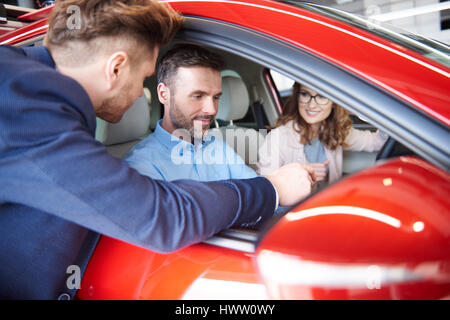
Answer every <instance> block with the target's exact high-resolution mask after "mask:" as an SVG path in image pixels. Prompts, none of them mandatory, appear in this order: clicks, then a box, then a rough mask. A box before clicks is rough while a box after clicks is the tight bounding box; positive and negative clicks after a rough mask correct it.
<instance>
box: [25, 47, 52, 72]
mask: <svg viewBox="0 0 450 320" xmlns="http://www.w3.org/2000/svg"><path fill="white" fill-rule="evenodd" d="M23 50H24V52H25V54H26V55H27V57H29V58H31V59H33V60H36V61H39V62H41V63H43V64H45V65H47V66H49V67H51V68H53V69H55V67H56V66H55V62H54V61H53V58H52V56H51V55H50V52H49V51H48V50H47V48H46V47H44V46H35V47H25V48H24V49H23Z"/></svg>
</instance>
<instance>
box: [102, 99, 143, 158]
mask: <svg viewBox="0 0 450 320" xmlns="http://www.w3.org/2000/svg"><path fill="white" fill-rule="evenodd" d="M149 127H150V106H149V104H148V101H147V98H146V97H145V96H144V95H143V96H141V97H139V98H137V100H136V101H135V102H134V104H133V105H132V106H131V108H130V109H128V110H127V111H126V112H125V113H124V115H123V117H122V119H121V120H120V121H119V122H118V123H109V122H106V121H104V120H102V119H100V118H97V129H96V132H95V138H96V139H97V140H98V141H100V142H101V143H103V144H104V145H105V146H106V149H107V150H108V152H109V153H110V154H111V155H112V156H114V157H116V158H121V159H123V158H124V157H125V155H126V154H127V153H128V151H130V149H131V148H132V147H133V146H134V145H135V144H136V143H138V142H139V141H141V140H142V139H143V138H144V137H145V136H147V135H148V134H149V133H150V129H149Z"/></svg>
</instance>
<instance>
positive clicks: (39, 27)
mask: <svg viewBox="0 0 450 320" xmlns="http://www.w3.org/2000/svg"><path fill="white" fill-rule="evenodd" d="M47 29H48V26H47V20H39V21H36V22H33V23H31V24H29V25H27V26H25V27H23V28H20V29H16V30H14V31H11V32H8V33H7V34H5V35H3V36H1V37H0V45H7V44H14V43H19V42H21V41H25V40H28V39H31V38H33V37H36V36H40V35H43V34H45V33H46V32H47Z"/></svg>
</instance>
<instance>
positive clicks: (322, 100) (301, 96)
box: [298, 91, 330, 104]
mask: <svg viewBox="0 0 450 320" xmlns="http://www.w3.org/2000/svg"><path fill="white" fill-rule="evenodd" d="M312 98H314V100H316V103H317V104H327V103H328V102H329V101H330V99H328V98H326V97H324V96H321V95H320V94H316V95H315V96H312V95H311V94H310V93H309V92H308V91H300V92H299V93H298V100H299V101H300V103H309V102H310V101H311V99H312Z"/></svg>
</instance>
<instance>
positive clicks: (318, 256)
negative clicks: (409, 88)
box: [258, 157, 450, 299]
mask: <svg viewBox="0 0 450 320" xmlns="http://www.w3.org/2000/svg"><path fill="white" fill-rule="evenodd" d="M449 194H450V177H449V175H448V173H446V172H445V171H443V170H441V169H438V168H436V167H434V166H432V165H430V164H429V163H427V162H425V161H423V160H420V159H417V158H413V157H401V158H399V159H397V160H393V161H389V162H387V163H385V164H383V165H381V166H377V167H375V168H371V169H368V170H366V171H363V172H361V173H358V175H355V176H350V177H348V178H346V179H344V180H341V182H340V183H338V184H335V185H334V186H330V187H328V188H327V189H326V190H323V191H322V192H320V193H319V194H317V195H316V196H313V197H311V198H310V199H309V200H308V201H305V202H304V203H302V204H301V205H300V206H299V207H297V208H296V209H295V210H293V211H292V212H290V213H288V214H287V215H285V216H284V217H283V218H282V219H281V220H280V221H279V222H278V223H277V224H276V225H275V226H274V227H273V228H271V229H270V231H269V232H268V233H267V235H265V236H264V238H263V240H262V241H261V243H260V245H259V246H258V261H259V262H260V265H259V266H260V270H261V272H262V274H264V276H265V278H266V281H267V282H270V283H271V286H270V289H271V292H270V293H271V295H272V296H273V297H276V298H288V299H305V298H314V299H321V298H324V299H344V298H347V297H348V298H351V299H358V298H361V299H370V298H374V299H438V298H443V297H447V298H448V297H449V296H450V267H449V266H450V250H449V249H450V212H449V211H448V208H450V199H449V198H448V195H449ZM274 259H275V260H274ZM272 260H274V261H272ZM271 263H274V264H273V265H271ZM264 264H265V265H264ZM293 265H295V266H297V270H298V273H299V274H301V273H302V272H309V274H308V277H309V278H308V279H305V278H304V277H299V278H298V279H297V280H296V279H295V276H294V277H293V278H292V279H291V281H289V282H288V283H286V282H283V279H282V278H281V277H280V276H279V275H280V274H283V269H284V268H289V267H292V266H293ZM274 267H275V269H273V268H274ZM371 268H372V269H375V273H377V272H378V274H375V276H379V277H380V278H379V279H378V280H379V281H380V283H378V284H379V288H371V289H369V288H368V287H367V285H366V283H365V282H364V280H367V281H368V279H369V278H367V277H370V270H372V269H371ZM271 269H273V271H272V270H271ZM365 272H368V273H365ZM358 273H360V275H361V281H360V282H359V283H355V279H357V278H358V276H357V274H358ZM399 274H401V275H402V276H399ZM372 276H374V275H372ZM326 279H328V280H326ZM369 280H370V279H369ZM372 280H373V278H372ZM305 282H307V283H305ZM274 283H278V286H275V285H274ZM306 284H307V285H306ZM369 287H370V286H369Z"/></svg>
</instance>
